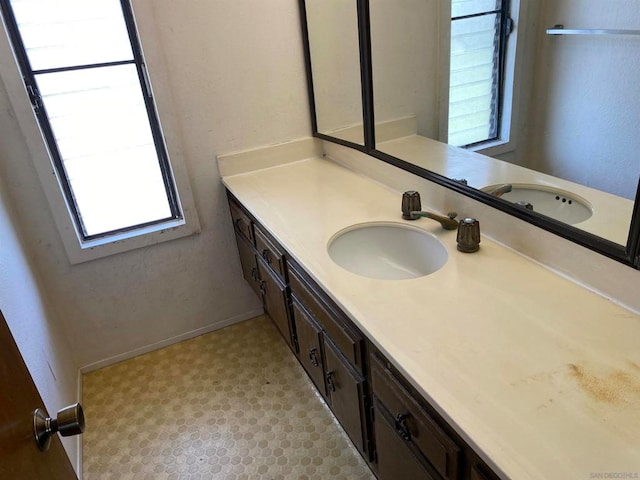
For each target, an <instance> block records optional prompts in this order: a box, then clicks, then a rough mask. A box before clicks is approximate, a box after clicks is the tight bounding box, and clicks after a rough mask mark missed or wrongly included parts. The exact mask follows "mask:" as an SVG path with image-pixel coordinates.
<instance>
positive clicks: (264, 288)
mask: <svg viewBox="0 0 640 480" xmlns="http://www.w3.org/2000/svg"><path fill="white" fill-rule="evenodd" d="M260 292H262V295H264V296H265V297H266V296H267V283H266V282H265V281H264V280H261V281H260Z"/></svg>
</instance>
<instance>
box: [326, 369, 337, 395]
mask: <svg viewBox="0 0 640 480" xmlns="http://www.w3.org/2000/svg"><path fill="white" fill-rule="evenodd" d="M327 387H329V390H330V391H332V392H335V391H336V383H335V380H334V379H333V372H329V373H327Z"/></svg>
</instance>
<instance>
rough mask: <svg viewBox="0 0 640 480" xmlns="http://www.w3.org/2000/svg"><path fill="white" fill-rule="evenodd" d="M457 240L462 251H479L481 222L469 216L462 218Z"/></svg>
mask: <svg viewBox="0 0 640 480" xmlns="http://www.w3.org/2000/svg"><path fill="white" fill-rule="evenodd" d="M457 242H458V250H460V251H461V252H464V253H473V252H477V251H478V249H479V248H480V222H479V221H478V220H476V219H475V218H469V217H467V218H463V219H462V220H460V223H459V225H458V236H457Z"/></svg>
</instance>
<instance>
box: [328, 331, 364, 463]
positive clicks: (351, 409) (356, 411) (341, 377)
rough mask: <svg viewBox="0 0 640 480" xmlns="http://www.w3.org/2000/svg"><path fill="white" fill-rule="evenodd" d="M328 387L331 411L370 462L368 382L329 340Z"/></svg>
mask: <svg viewBox="0 0 640 480" xmlns="http://www.w3.org/2000/svg"><path fill="white" fill-rule="evenodd" d="M324 347H325V348H324V354H325V362H326V375H325V377H326V383H327V391H328V395H329V399H330V404H331V410H333V413H334V415H335V416H336V418H337V419H338V421H339V422H340V423H341V424H342V427H343V428H344V430H345V431H346V432H347V435H349V438H351V441H352V442H353V443H354V445H355V446H356V447H357V448H358V450H359V451H360V453H362V455H363V456H365V458H366V453H365V446H364V438H366V435H365V431H364V425H366V423H365V422H364V415H363V412H364V397H363V389H364V380H362V379H361V378H359V376H357V375H356V374H355V373H353V372H352V371H351V369H350V368H349V367H348V365H347V363H346V362H345V361H344V360H342V359H341V358H340V356H339V354H338V353H337V351H336V347H334V346H333V345H332V344H331V342H329V341H327V340H326V339H325V342H324Z"/></svg>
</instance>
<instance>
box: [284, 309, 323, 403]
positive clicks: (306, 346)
mask: <svg viewBox="0 0 640 480" xmlns="http://www.w3.org/2000/svg"><path fill="white" fill-rule="evenodd" d="M292 307H293V309H292V311H293V320H294V323H295V330H296V335H297V336H298V349H299V352H298V358H299V359H300V363H301V364H302V366H303V367H304V369H305V370H306V371H307V373H308V374H309V377H311V380H312V381H313V383H315V385H316V388H317V389H318V391H319V392H320V393H321V394H322V396H323V397H324V398H325V399H326V398H327V390H326V388H325V385H324V366H323V364H322V361H323V355H322V350H321V347H320V346H321V345H322V339H321V338H322V337H321V336H320V335H321V334H320V327H318V325H317V324H316V323H315V322H314V321H313V320H311V318H310V317H309V315H307V313H306V312H305V311H304V309H303V308H302V307H301V306H300V304H299V303H298V301H297V300H295V298H294V299H293V302H292Z"/></svg>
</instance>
